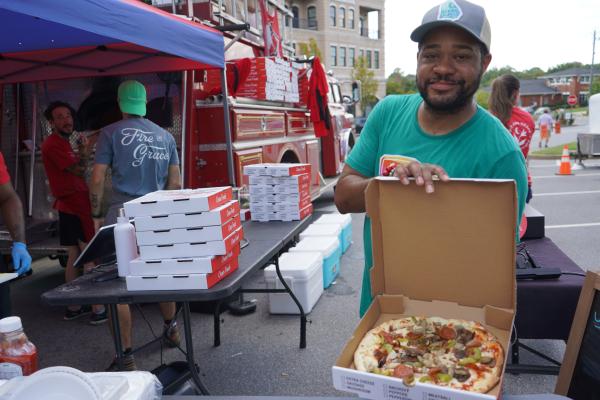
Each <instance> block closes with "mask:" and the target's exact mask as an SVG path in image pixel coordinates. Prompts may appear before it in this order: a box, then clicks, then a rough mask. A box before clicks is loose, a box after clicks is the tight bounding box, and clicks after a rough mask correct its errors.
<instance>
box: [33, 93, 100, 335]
mask: <svg viewBox="0 0 600 400" xmlns="http://www.w3.org/2000/svg"><path fill="white" fill-rule="evenodd" d="M44 116H45V117H46V119H47V120H48V123H50V127H51V128H52V133H51V134H50V136H48V137H47V138H46V140H44V143H42V160H43V162H44V169H45V170H46V175H47V176H48V183H49V184H50V190H51V191H52V195H53V196H54V198H55V199H56V200H55V201H54V208H55V209H56V210H58V232H59V236H60V245H61V246H66V247H67V266H66V268H65V281H66V282H71V281H72V280H73V279H75V278H77V275H78V271H77V270H75V266H74V263H75V260H76V259H77V257H78V256H79V255H80V254H81V252H82V251H83V249H84V248H85V246H86V245H87V243H88V242H89V241H90V240H91V239H92V237H93V236H94V222H93V221H92V210H91V206H90V197H89V191H88V187H87V185H86V183H85V179H84V174H85V170H86V167H87V162H88V157H89V153H88V148H87V145H86V140H85V136H81V140H80V141H79V144H78V147H79V152H78V153H79V154H78V155H77V154H75V152H74V151H73V148H72V147H71V143H70V141H69V139H70V138H71V136H72V135H73V127H74V123H73V113H72V108H71V106H70V105H69V104H67V103H64V102H62V101H55V102H52V103H50V105H48V108H46V111H45V112H44ZM91 267H93V265H86V266H85V268H86V269H88V270H89V268H91ZM90 311H93V314H92V316H91V317H90V324H92V325H98V324H101V323H104V322H106V321H107V315H106V309H105V307H104V306H103V305H95V306H93V307H92V309H90V307H89V306H69V307H67V309H66V311H65V316H64V319H65V320H66V321H70V320H73V319H76V318H79V317H81V316H83V315H86V314H89V313H90Z"/></svg>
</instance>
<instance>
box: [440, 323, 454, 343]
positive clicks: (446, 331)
mask: <svg viewBox="0 0 600 400" xmlns="http://www.w3.org/2000/svg"><path fill="white" fill-rule="evenodd" d="M439 335H440V337H441V338H442V339H446V340H450V339H456V331H455V330H454V328H452V327H450V326H448V325H445V326H443V327H442V329H440V333H439Z"/></svg>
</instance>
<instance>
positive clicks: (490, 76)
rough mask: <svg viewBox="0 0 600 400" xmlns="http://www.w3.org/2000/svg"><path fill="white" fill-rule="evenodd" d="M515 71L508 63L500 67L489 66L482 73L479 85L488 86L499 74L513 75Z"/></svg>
mask: <svg viewBox="0 0 600 400" xmlns="http://www.w3.org/2000/svg"><path fill="white" fill-rule="evenodd" d="M515 73H516V71H515V69H514V68H513V67H511V66H508V65H507V66H504V67H501V68H490V69H488V70H487V71H486V72H485V73H484V74H483V77H482V78H481V86H490V85H491V84H492V81H493V80H494V79H496V78H497V77H499V76H500V75H504V74H513V75H515Z"/></svg>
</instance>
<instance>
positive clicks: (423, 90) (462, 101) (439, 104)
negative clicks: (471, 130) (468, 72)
mask: <svg viewBox="0 0 600 400" xmlns="http://www.w3.org/2000/svg"><path fill="white" fill-rule="evenodd" d="M482 76H483V73H480V74H479V75H478V76H477V79H476V80H475V81H473V83H472V84H471V85H469V86H467V85H466V82H465V80H464V79H459V80H454V79H452V78H450V77H444V76H438V77H437V78H435V79H430V80H429V81H427V82H425V83H424V84H421V83H420V82H419V78H418V77H417V78H416V81H417V89H419V93H420V94H421V97H422V98H423V100H424V101H425V104H427V106H428V107H429V108H431V109H432V110H434V111H437V112H440V113H444V114H453V113H455V112H457V111H460V110H461V109H463V108H464V107H465V106H467V105H468V104H470V103H471V102H472V101H473V96H474V95H475V93H476V92H477V89H479V83H480V82H481V77H482ZM437 81H447V82H451V83H455V84H457V85H458V87H459V91H458V93H457V94H456V95H454V96H453V97H451V98H448V99H444V100H441V101H434V100H432V99H431V98H430V97H429V95H428V94H427V88H428V86H429V85H430V84H432V83H435V82H437Z"/></svg>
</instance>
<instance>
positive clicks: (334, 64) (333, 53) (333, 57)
mask: <svg viewBox="0 0 600 400" xmlns="http://www.w3.org/2000/svg"><path fill="white" fill-rule="evenodd" d="M331 66H332V67H337V47H335V46H331Z"/></svg>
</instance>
